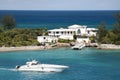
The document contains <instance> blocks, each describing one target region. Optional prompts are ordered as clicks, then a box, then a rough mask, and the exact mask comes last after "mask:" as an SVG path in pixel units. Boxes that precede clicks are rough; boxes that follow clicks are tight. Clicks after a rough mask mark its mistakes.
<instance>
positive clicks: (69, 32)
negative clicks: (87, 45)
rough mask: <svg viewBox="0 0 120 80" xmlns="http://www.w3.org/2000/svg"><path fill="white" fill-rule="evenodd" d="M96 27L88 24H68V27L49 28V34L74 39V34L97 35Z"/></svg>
mask: <svg viewBox="0 0 120 80" xmlns="http://www.w3.org/2000/svg"><path fill="white" fill-rule="evenodd" d="M95 30H97V29H96V28H87V26H81V25H76V24H75V25H72V26H68V29H64V28H60V29H52V30H48V35H49V36H52V37H58V38H61V39H69V40H73V35H80V36H88V37H90V36H96V32H94V31H95Z"/></svg>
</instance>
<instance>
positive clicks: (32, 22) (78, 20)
mask: <svg viewBox="0 0 120 80" xmlns="http://www.w3.org/2000/svg"><path fill="white" fill-rule="evenodd" d="M118 12H120V11H119V10H114V11H17V10H16V11H14V10H0V18H2V16H3V15H12V16H14V17H15V19H16V22H17V27H19V28H41V27H45V28H48V29H53V28H61V27H62V28H67V27H68V26H70V25H73V24H80V25H87V26H88V27H97V26H98V25H99V24H100V23H101V22H106V25H107V28H108V29H112V28H113V24H114V23H115V22H116V19H115V14H116V13H118Z"/></svg>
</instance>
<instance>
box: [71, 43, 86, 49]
mask: <svg viewBox="0 0 120 80" xmlns="http://www.w3.org/2000/svg"><path fill="white" fill-rule="evenodd" d="M84 47H85V44H77V45H75V46H73V47H71V48H72V49H74V50H80V49H82V48H84Z"/></svg>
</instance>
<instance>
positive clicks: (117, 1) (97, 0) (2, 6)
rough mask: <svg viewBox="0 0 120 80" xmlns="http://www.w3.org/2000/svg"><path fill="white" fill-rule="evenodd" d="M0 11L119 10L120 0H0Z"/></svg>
mask: <svg viewBox="0 0 120 80" xmlns="http://www.w3.org/2000/svg"><path fill="white" fill-rule="evenodd" d="M0 10H120V0H0Z"/></svg>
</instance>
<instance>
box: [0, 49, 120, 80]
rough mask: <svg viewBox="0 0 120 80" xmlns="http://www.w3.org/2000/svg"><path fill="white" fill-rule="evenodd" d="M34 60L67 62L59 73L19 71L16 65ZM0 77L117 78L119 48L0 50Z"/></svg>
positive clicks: (119, 76)
mask: <svg viewBox="0 0 120 80" xmlns="http://www.w3.org/2000/svg"><path fill="white" fill-rule="evenodd" d="M32 59H36V60H38V61H41V63H47V64H60V65H67V66H69V67H70V68H68V69H66V70H65V71H63V72H60V73H54V72H52V73H50V72H49V73H43V72H20V71H16V70H15V66H16V65H23V64H25V62H26V61H29V60H32ZM0 80H120V50H97V49H95V48H84V49H82V50H71V49H70V48H59V49H53V50H42V51H17V52H0Z"/></svg>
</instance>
